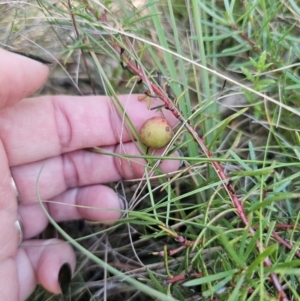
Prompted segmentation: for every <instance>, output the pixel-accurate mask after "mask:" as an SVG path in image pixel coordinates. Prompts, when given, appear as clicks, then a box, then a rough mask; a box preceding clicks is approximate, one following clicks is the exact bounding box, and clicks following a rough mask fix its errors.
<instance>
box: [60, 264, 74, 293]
mask: <svg viewBox="0 0 300 301" xmlns="http://www.w3.org/2000/svg"><path fill="white" fill-rule="evenodd" d="M71 279H72V272H71V267H70V265H69V264H68V263H67V262H66V263H64V264H63V265H62V266H61V268H60V270H59V273H58V284H59V287H60V289H61V292H62V294H63V295H65V294H66V293H67V292H68V290H69V287H70V283H71Z"/></svg>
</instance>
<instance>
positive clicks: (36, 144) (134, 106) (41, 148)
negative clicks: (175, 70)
mask: <svg viewBox="0 0 300 301" xmlns="http://www.w3.org/2000/svg"><path fill="white" fill-rule="evenodd" d="M138 97H139V95H136V94H133V95H121V96H119V100H120V102H121V103H122V105H123V107H124V109H125V111H126V114H127V115H128V116H129V118H130V120H131V121H132V123H133V124H134V126H135V127H136V129H137V130H139V129H140V127H141V126H142V124H143V123H144V121H145V120H146V119H148V118H150V117H153V116H157V115H161V112H154V111H152V110H149V109H148V106H147V103H146V102H142V101H139V100H138ZM154 105H157V103H156V104H154V103H153V104H152V106H154ZM164 115H165V116H166V118H167V119H168V120H169V121H170V124H171V125H174V124H176V121H177V119H176V118H175V117H173V115H172V114H171V113H170V112H169V111H167V110H164ZM0 139H1V140H2V141H3V144H4V146H5V149H6V151H7V154H8V159H9V164H10V166H15V165H19V164H24V163H29V162H34V161H37V160H42V159H45V158H48V157H52V156H57V155H60V154H62V153H65V152H70V151H73V150H77V149H82V148H87V147H93V146H108V145H114V144H117V143H120V142H128V141H131V139H132V136H131V135H130V134H128V132H127V131H126V129H125V126H124V121H123V120H122V119H121V118H120V117H119V116H118V114H117V111H116V109H115V107H114V105H113V103H112V100H111V99H110V98H109V97H106V96H98V97H97V96H87V97H81V96H80V97H79V96H44V97H38V98H32V99H25V100H23V101H21V102H19V103H17V104H16V105H15V106H14V107H8V108H6V109H5V110H2V111H0Z"/></svg>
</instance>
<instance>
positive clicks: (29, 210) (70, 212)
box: [19, 185, 125, 238]
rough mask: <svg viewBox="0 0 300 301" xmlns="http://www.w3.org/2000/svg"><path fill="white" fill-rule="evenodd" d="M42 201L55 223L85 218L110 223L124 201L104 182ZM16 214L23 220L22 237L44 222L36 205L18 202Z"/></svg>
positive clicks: (35, 233) (115, 217)
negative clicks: (17, 212) (19, 203)
mask: <svg viewBox="0 0 300 301" xmlns="http://www.w3.org/2000/svg"><path fill="white" fill-rule="evenodd" d="M44 204H45V205H46V208H47V211H48V212H49V214H50V215H51V217H52V218H53V219H54V220H55V221H57V222H60V221H68V220H75V219H87V220H91V221H97V222H101V223H105V224H113V223H114V222H115V221H116V220H117V219H119V218H120V217H121V215H122V212H123V210H124V209H125V204H124V200H123V199H122V198H121V197H120V196H119V195H118V194H116V193H115V191H114V190H113V189H111V188H109V187H107V186H104V185H92V186H87V187H82V188H73V189H69V190H67V191H65V192H64V193H62V194H60V195H58V196H56V197H54V198H52V199H50V200H45V201H44ZM19 214H20V216H21V218H22V221H23V227H24V237H25V238H30V237H33V236H35V235H37V234H39V233H41V232H42V231H43V230H44V229H45V227H46V226H47V224H48V220H47V218H46V216H45V214H44V212H43V210H42V208H41V205H40V204H37V203H36V204H29V205H23V204H22V205H20V207H19Z"/></svg>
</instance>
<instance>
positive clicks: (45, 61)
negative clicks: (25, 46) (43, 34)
mask: <svg viewBox="0 0 300 301" xmlns="http://www.w3.org/2000/svg"><path fill="white" fill-rule="evenodd" d="M6 50H8V51H10V52H13V53H16V54H19V55H22V56H25V57H28V58H29V59H32V60H34V61H37V62H40V63H42V64H45V65H52V62H50V61H48V60H45V59H44V58H41V57H39V56H36V55H34V54H30V53H25V52H20V51H15V50H11V49H6Z"/></svg>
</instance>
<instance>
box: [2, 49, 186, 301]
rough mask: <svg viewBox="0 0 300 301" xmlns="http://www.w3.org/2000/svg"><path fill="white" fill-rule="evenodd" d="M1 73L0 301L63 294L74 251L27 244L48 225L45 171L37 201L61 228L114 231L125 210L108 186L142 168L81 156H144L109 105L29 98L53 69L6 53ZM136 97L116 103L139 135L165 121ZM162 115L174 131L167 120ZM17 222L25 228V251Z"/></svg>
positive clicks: (104, 100)
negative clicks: (86, 223) (149, 124)
mask: <svg viewBox="0 0 300 301" xmlns="http://www.w3.org/2000/svg"><path fill="white" fill-rule="evenodd" d="M0 66H1V72H0V176H1V180H0V300H1V301H15V300H25V299H26V298H27V297H28V296H29V295H30V294H31V293H32V291H33V290H34V288H35V287H36V285H37V284H41V285H42V286H43V287H44V288H45V289H47V290H49V291H50V292H53V293H55V294H59V293H61V286H60V284H59V281H58V274H59V272H60V270H61V268H62V267H63V266H64V267H66V265H67V270H68V269H69V270H70V273H73V272H74V269H75V264H76V258H75V255H74V251H73V249H72V248H71V246H70V245H69V244H67V243H63V242H62V241H60V240H58V239H51V240H35V239H30V238H32V237H34V236H36V235H37V234H39V233H40V232H42V231H43V229H45V227H46V225H47V223H48V221H47V218H46V217H45V215H44V213H43V211H42V209H41V206H40V204H39V203H38V200H37V196H36V181H37V177H38V174H39V172H40V171H41V169H42V168H43V170H42V173H41V176H40V179H39V183H38V189H39V193H40V197H41V199H42V200H43V201H45V202H44V204H45V206H46V208H47V210H48V212H49V213H50V214H51V216H52V217H53V218H54V219H55V220H56V221H57V222H60V221H67V220H74V219H82V218H83V219H88V220H92V221H102V222H105V223H113V222H114V221H116V220H117V219H118V218H120V216H121V214H122V212H121V210H122V209H124V202H123V201H121V198H120V197H119V196H118V195H117V194H116V193H115V192H114V190H112V189H110V188H109V187H107V186H105V183H109V182H113V181H120V180H121V179H132V178H138V177H141V176H142V175H143V173H144V166H145V161H143V160H142V159H135V160H133V161H129V160H126V159H120V158H117V157H113V156H107V155H102V154H95V153H92V152H87V151H85V150H83V149H84V148H88V147H93V146H101V147H102V148H103V149H104V150H107V151H110V152H115V153H119V154H130V155H135V154H137V155H139V151H138V149H137V148H136V146H135V144H134V143H133V142H132V141H131V139H130V135H129V134H128V133H127V132H126V130H125V129H124V127H123V123H122V121H121V120H120V118H119V117H118V116H117V113H116V111H115V109H114V106H113V105H112V101H111V100H110V98H109V97H106V96H88V97H78V96H42V97H35V98H26V97H28V96H30V95H31V94H33V93H34V92H35V91H37V90H38V89H39V88H40V87H41V86H42V85H43V84H44V82H45V81H46V79H47V76H48V73H49V68H48V66H46V65H45V64H42V63H40V62H37V61H35V60H32V59H29V58H26V57H24V56H21V55H18V54H15V53H11V52H7V51H5V50H2V49H0ZM138 96H139V95H122V96H120V97H119V99H120V101H121V103H122V104H123V106H124V108H125V109H126V112H127V114H128V116H129V117H130V119H131V121H132V122H133V124H134V125H135V127H136V129H137V130H139V129H140V127H141V125H142V124H143V122H144V121H145V120H146V119H148V118H150V117H153V116H158V115H159V114H160V113H159V112H154V111H150V110H148V109H147V104H146V103H145V102H141V101H139V100H138ZM153 105H157V103H155V104H153ZM164 115H165V117H166V118H167V119H168V121H169V122H170V124H171V125H175V124H176V122H177V120H176V119H175V118H174V117H172V115H171V113H170V112H168V111H166V112H164ZM161 153H162V150H158V151H157V152H156V154H161ZM173 155H174V156H178V153H174V154H173ZM179 165H180V162H179V160H165V161H163V162H162V163H161V165H160V168H161V170H163V171H165V172H171V171H175V170H177V169H178V168H179ZM11 176H12V177H13V178H14V180H15V183H16V187H17V189H18V192H19V199H18V200H17V197H16V194H15V190H14V189H13V187H12V185H11ZM18 218H21V221H22V224H23V226H24V231H23V232H24V240H23V242H22V243H21V245H20V246H19V232H18V230H17V229H16V225H15V221H16V220H17V219H18Z"/></svg>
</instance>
